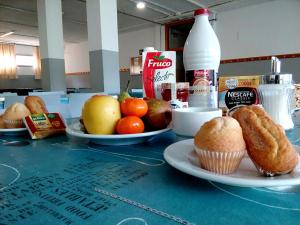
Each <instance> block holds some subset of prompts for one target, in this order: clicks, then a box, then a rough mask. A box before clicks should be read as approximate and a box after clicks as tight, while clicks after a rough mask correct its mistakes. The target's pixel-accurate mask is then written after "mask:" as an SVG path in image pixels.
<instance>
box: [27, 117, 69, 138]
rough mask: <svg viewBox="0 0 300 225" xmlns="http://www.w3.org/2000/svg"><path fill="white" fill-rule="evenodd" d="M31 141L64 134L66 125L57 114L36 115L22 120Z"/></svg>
mask: <svg viewBox="0 0 300 225" xmlns="http://www.w3.org/2000/svg"><path fill="white" fill-rule="evenodd" d="M23 121H24V124H25V125H26V127H27V130H28V131H29V133H30V136H31V138H32V139H41V138H45V137H48V136H52V135H56V134H61V133H65V130H66V125H65V123H64V121H63V119H62V118H61V116H60V114H59V113H38V114H31V115H30V116H26V117H25V118H23Z"/></svg>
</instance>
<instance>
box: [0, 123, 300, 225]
mask: <svg viewBox="0 0 300 225" xmlns="http://www.w3.org/2000/svg"><path fill="white" fill-rule="evenodd" d="M299 130H300V128H299V123H297V124H296V128H295V129H294V130H293V131H289V132H288V136H289V138H290V140H291V141H292V142H293V143H294V144H300V142H299V140H298V138H299V133H300V132H299ZM15 139H17V140H22V141H25V142H23V143H21V144H22V145H21V146H10V145H7V142H8V141H10V140H15ZM178 140H180V138H179V137H177V136H176V135H175V134H174V133H173V132H171V131H170V132H167V133H164V134H161V135H159V136H157V137H156V138H154V139H152V140H151V141H149V142H146V143H144V144H138V145H130V146H102V145H96V144H93V143H88V142H83V141H82V140H78V139H74V138H70V137H67V136H58V137H51V138H47V139H43V140H30V139H29V137H28V136H27V137H22V136H21V137H9V136H3V135H2V136H0V141H1V144H0V224H1V225H4V224H5V225H7V224H9V225H10V224H20V225H21V224H22V225H27V224H28V225H48V224H49V225H56V224H74V225H79V224H84V225H88V224H91V225H92V224H93V225H100V224H101V225H120V224H123V225H143V224H148V225H159V224H163V225H168V224H170V225H171V224H172V225H173V224H205V225H207V224H278V225H282V224H299V223H300V193H299V192H300V187H299V188H298V187H294V188H293V189H290V191H289V189H286V191H284V192H283V191H280V190H278V189H274V190H272V189H265V188H241V187H233V186H227V185H223V184H219V183H213V182H210V181H206V180H202V179H199V178H195V177H192V176H189V175H186V174H184V173H182V172H179V171H177V170H176V169H174V168H172V167H170V166H169V165H168V164H167V163H166V162H165V161H164V159H163V151H164V149H165V148H166V147H167V146H168V145H170V144H171V143H174V142H176V141H178Z"/></svg>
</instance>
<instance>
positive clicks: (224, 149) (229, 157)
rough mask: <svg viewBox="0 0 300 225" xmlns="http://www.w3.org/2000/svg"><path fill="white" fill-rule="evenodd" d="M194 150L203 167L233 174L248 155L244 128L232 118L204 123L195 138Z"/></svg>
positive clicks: (219, 172) (220, 172)
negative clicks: (245, 155) (246, 154)
mask: <svg viewBox="0 0 300 225" xmlns="http://www.w3.org/2000/svg"><path fill="white" fill-rule="evenodd" d="M194 148H195V151H196V153H197V155H198V158H199V162H200V164H201V167H202V168H204V169H206V170H209V171H212V172H215V173H218V174H229V173H233V172H234V171H235V170H236V169H237V168H238V166H239V164H240V162H241V160H242V158H243V156H244V154H245V153H246V144H245V141H244V139H243V133H242V128H241V127H240V125H239V123H238V121H237V120H235V119H234V118H232V117H216V118H214V119H212V120H210V121H208V122H206V123H204V124H203V125H202V127H201V128H200V130H199V131H198V132H197V133H196V135H195V137H194Z"/></svg>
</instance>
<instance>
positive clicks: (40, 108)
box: [24, 96, 48, 114]
mask: <svg viewBox="0 0 300 225" xmlns="http://www.w3.org/2000/svg"><path fill="white" fill-rule="evenodd" d="M24 103H25V105H26V106H27V108H28V109H29V110H30V112H31V113H32V114H36V113H48V110H47V108H46V105H45V102H44V101H43V99H42V98H40V97H39V96H26V98H25V100H24Z"/></svg>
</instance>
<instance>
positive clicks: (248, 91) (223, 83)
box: [218, 75, 260, 115]
mask: <svg viewBox="0 0 300 225" xmlns="http://www.w3.org/2000/svg"><path fill="white" fill-rule="evenodd" d="M259 80H260V76H259V75H251V76H224V75H222V76H219V81H218V90H219V96H218V97H219V108H221V109H222V111H223V115H226V114H227V112H228V110H232V109H234V107H237V106H240V105H252V104H259V96H258V91H257V88H258V85H259Z"/></svg>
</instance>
